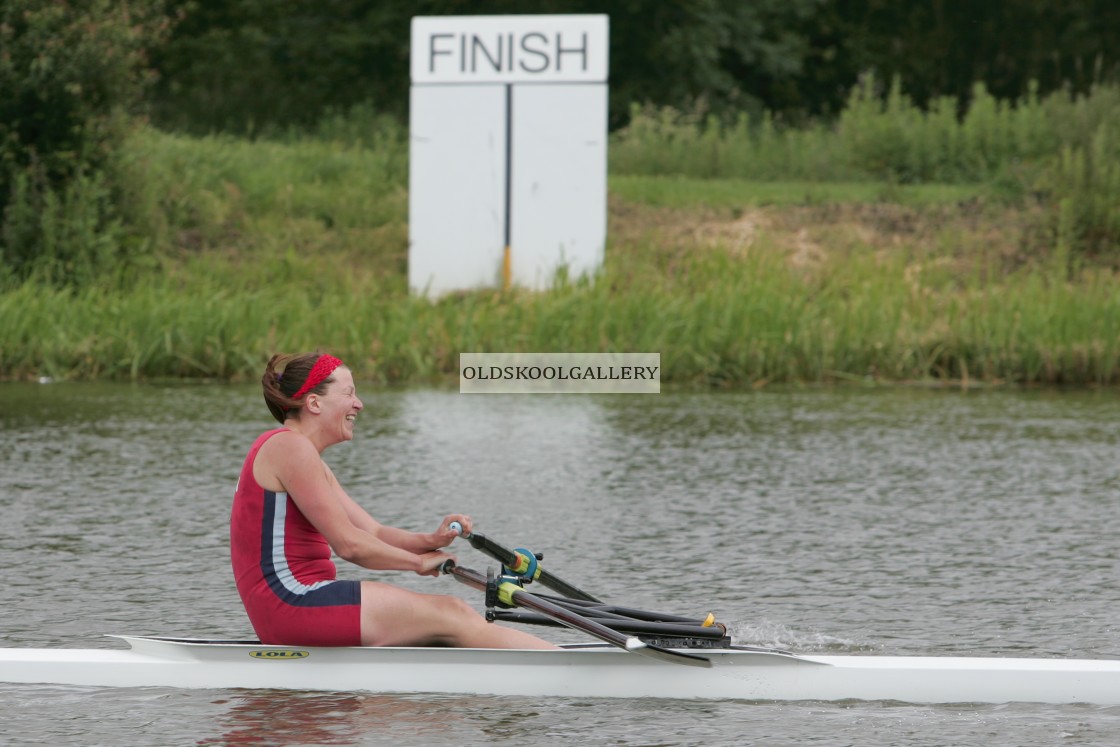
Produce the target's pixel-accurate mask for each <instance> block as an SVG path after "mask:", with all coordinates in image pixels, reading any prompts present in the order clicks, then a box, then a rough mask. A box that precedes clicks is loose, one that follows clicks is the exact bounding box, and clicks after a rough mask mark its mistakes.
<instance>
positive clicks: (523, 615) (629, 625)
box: [493, 610, 727, 641]
mask: <svg viewBox="0 0 1120 747" xmlns="http://www.w3.org/2000/svg"><path fill="white" fill-rule="evenodd" d="M493 616H494V619H495V620H500V621H503V622H517V623H524V624H526V625H553V626H554V625H555V623H553V622H552V618H550V617H547V616H545V615H537V614H534V613H531V612H514V611H510V610H495V611H494V612H493ZM594 619H595V620H596V621H598V622H600V623H602V624H603V625H605V626H607V627H608V628H611V629H612V630H617V631H618V632H620V633H628V634H630V635H649V636H654V635H656V636H671V637H674V638H694V639H704V640H710V641H719V640H722V639H723V638H724V637H725V636H726V635H727V634H726V633H725V632H724V631H723V630H722V629H721V628H715V627H707V628H704V627H701V626H699V625H681V624H680V623H661V622H647V621H645V620H618V619H613V618H601V617H599V618H594Z"/></svg>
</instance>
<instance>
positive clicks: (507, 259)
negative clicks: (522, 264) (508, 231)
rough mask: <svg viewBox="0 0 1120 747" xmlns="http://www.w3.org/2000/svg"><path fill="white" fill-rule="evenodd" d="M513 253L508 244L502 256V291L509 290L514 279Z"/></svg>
mask: <svg viewBox="0 0 1120 747" xmlns="http://www.w3.org/2000/svg"><path fill="white" fill-rule="evenodd" d="M511 255H512V252H511V251H510V247H509V244H506V249H505V252H504V253H503V254H502V290H504V291H507V290H509V286H510V283H511V282H512V279H513V277H512V276H513V266H512V256H511Z"/></svg>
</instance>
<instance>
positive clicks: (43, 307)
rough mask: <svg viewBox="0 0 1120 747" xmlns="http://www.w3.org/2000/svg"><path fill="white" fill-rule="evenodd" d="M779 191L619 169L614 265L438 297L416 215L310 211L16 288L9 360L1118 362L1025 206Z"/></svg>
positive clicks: (440, 367) (132, 374) (909, 366)
mask: <svg viewBox="0 0 1120 747" xmlns="http://www.w3.org/2000/svg"><path fill="white" fill-rule="evenodd" d="M694 186H695V187H696V191H703V190H704V189H710V188H711V187H712V185H711V184H707V183H704V184H696V185H694ZM735 187H736V185H734V184H730V183H724V184H722V185H721V186H720V189H721V191H722V192H724V193H730V192H733V191H734V190H735ZM775 189H777V190H778V191H779V192H782V191H787V189H788V190H792V191H794V192H796V191H797V189H796V188H793V187H784V186H782V185H766V186H764V187H761V188H760V187H759V186H758V185H752V184H749V183H748V184H741V185H738V193H739V194H740V198H739V199H738V200H733V199H730V198H728V199H727V200H726V204H720V205H718V206H714V207H710V206H704V205H689V206H687V207H666V206H660V205H649V204H646V203H643V202H639V201H636V200H633V199H626V198H624V197H622V196H621V195H623V194H627V193H628V192H630V191H632V190H637V191H644V192H653V193H661V192H665V191H675V190H680V191H681V192H682V193H684V194H692V193H693V192H694V190H692V189H689V183H688V182H687V181H681V180H672V183H671V184H666V183H663V182H662V181H661V180H658V179H656V178H646V179H638V180H630V179H626V180H622V181H621V182H620V183H619V184H617V185H616V187H615V188H614V189H613V190H612V191H613V193H614V196H613V197H612V201H611V217H610V220H611V237H612V238H611V243H610V246H609V250H608V259H607V264H606V267H605V268H604V271H603V274H602V276H601V277H600V278H598V280H597V281H596V282H594V283H589V282H586V281H577V282H574V283H567V284H562V285H561V287H559V288H558V289H556V290H555V291H553V292H550V293H540V294H534V293H527V292H514V293H510V294H501V293H496V292H476V293H465V294H460V295H456V296H453V297H449V298H445V299H443V300H441V301H438V302H428V301H423V300H418V299H415V298H410V297H409V296H408V294H407V292H406V288H405V276H404V262H405V258H406V254H405V252H406V232H405V227H404V224H403V216H398V218H397V219H395V220H392V219H391V220H389V221H388V222H386V223H385V224H384V225H382V226H379V227H375V228H371V227H355V228H353V229H351V230H352V231H353V232H354V234H355V235H350V234H349V232H348V231H346V230H344V229H338V228H335V229H334V230H333V231H325V230H324V229H322V228H318V229H315V228H311V227H309V226H308V224H309V223H311V222H313V220H312V219H311V218H309V217H307V216H306V215H293V216H291V217H290V218H288V219H284V220H279V221H278V222H277V223H276V224H275V225H274V226H273V229H272V230H271V231H270V233H269V234H267V237H268V238H267V239H266V238H258V239H256V240H249V239H247V238H245V239H239V240H238V242H237V243H238V244H241V245H243V246H244V247H245V248H242V249H239V250H238V251H236V252H234V251H232V246H226V247H217V248H211V249H184V250H183V251H182V253H181V254H180V255H179V256H177V257H175V258H173V259H169V260H167V261H166V262H165V268H164V271H163V272H162V273H160V274H158V275H157V276H156V277H154V278H153V279H152V280H151V281H149V282H144V283H140V284H136V285H135V286H133V287H130V288H117V289H112V288H91V289H86V290H80V291H64V290H54V291H50V290H45V289H43V288H41V287H37V286H33V285H26V286H24V287H22V288H19V289H17V290H14V291H11V292H8V293H5V294H3V295H2V296H0V320H2V321H0V339H2V340H3V344H2V350H0V353H2V356H3V371H4V373H5V376H6V377H7V378H29V377H36V376H40V375H47V376H53V377H56V378H68V379H87V378H146V377H166V376H169V377H216V378H222V379H235V380H236V379H245V378H253V377H255V376H256V375H257V374H258V372H259V370H260V369H261V365H262V361H263V360H264V359H265V357H266V356H267V355H268V354H269V353H270V352H271V351H276V350H298V349H306V348H314V347H319V346H321V347H323V348H326V349H329V350H332V351H334V352H336V353H338V354H340V355H341V356H342V357H343V358H345V359H347V360H348V361H351V362H352V364H353V365H354V366H355V367H356V368H357V369H358V371H359V372H360V374H361V375H362V377H363V378H366V379H374V380H378V381H383V382H417V381H433V380H441V379H444V378H446V377H451V376H453V375H454V373H455V371H456V370H457V355H458V353H459V352H462V351H514V350H526V351H608V350H621V351H655V352H660V353H661V354H662V363H663V368H664V372H663V376H664V380H665V381H668V382H679V383H699V384H718V385H731V386H748V385H749V386H759V385H762V384H765V383H767V382H797V381H801V382H828V381H849V380H859V381H873V380H879V381H913V380H939V381H960V380H968V381H973V382H975V381H986V382H1015V383H1040V384H1075V385H1087V384H1114V383H1116V382H1117V381H1118V380H1120V366H1118V362H1120V300H1118V294H1117V293H1116V277H1115V275H1114V273H1113V272H1112V271H1111V270H1110V269H1107V268H1093V267H1082V268H1077V269H1075V270H1074V271H1072V272H1071V270H1070V263H1069V262H1068V258H1063V257H1061V256H1057V257H1051V258H1050V259H1049V260H1046V261H1040V260H1038V259H1036V258H1032V257H1030V256H1026V255H1024V254H1023V247H1024V246H1025V245H1027V243H1028V242H1029V240H1030V236H1029V234H1030V232H1031V230H1032V223H1031V220H1030V216H1029V215H1028V214H1026V213H1025V212H1024V211H1023V210H1020V209H1017V208H1009V207H1005V206H998V205H989V204H987V203H985V202H984V201H983V200H978V199H973V200H963V201H961V200H954V201H948V202H944V201H932V202H931V201H929V200H928V198H927V197H926V196H924V194H923V190H921V189H918V188H916V189H915V190H914V192H913V193H911V192H910V190H909V189H907V188H897V187H895V188H892V190H893V192H894V193H895V194H897V195H899V200H900V202H893V203H892V202H881V201H880V202H848V203H838V202H823V203H821V204H809V205H805V204H788V203H787V204H778V205H774V204H771V205H766V204H762V203H764V202H766V201H767V198H766V196H767V195H771V194H772V191H773V190H775ZM872 189H875V188H874V187H872ZM926 191H928V190H926ZM760 197H761V198H762V199H760ZM402 200H403V198H402ZM906 202H910V203H911V204H904V203H906ZM402 209H403V208H402ZM261 220H262V223H269V221H267V220H265V219H263V218H262V219H261ZM273 220H275V218H273ZM338 234H342V235H338Z"/></svg>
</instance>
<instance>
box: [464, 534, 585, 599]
mask: <svg viewBox="0 0 1120 747" xmlns="http://www.w3.org/2000/svg"><path fill="white" fill-rule="evenodd" d="M463 539H465V540H467V541H468V542H470V543H471V547H473V548H474V549H476V550H478V551H479V552H484V553H486V554H487V555H489V556H490V557H492V558H494V559H495V560H497V561H498V562H499V563H501V564H502V565H504V566H506V567H509V568H512V567H515V566H516V565H517V564H518V560H517V558H518V556H517V553H516V552H514V551H513V550H511V549H509V548H508V547H506V546H504V545H502V544H500V543H498V542H495V541H494V540H492V539H490V538H489V537H487V536H486V535H484V534H481V533H479V532H472V533H471V534H469V535H465V536H464V537H463ZM534 580H536V581H539V582H540V583H541V584H542V585H544V586H547V587H548V588H550V589H552V590H553V591H555V592H557V593H558V594H563V595H564V596H566V597H571V598H572V599H583V600H585V601H588V602H598V601H599V600H598V599H596V598H595V597H593V596H592V595H591V594H588V593H587V592H586V591H584V590H583V589H580V588H579V587H577V586H574V585H572V584H569V583H568V582H567V581H565V580H563V579H562V578H559V577H558V576H556V575H555V574H553V573H550V572H548V571H547V570H545V569H544V568H539V572H538V574H537V576H536V578H535V579H534Z"/></svg>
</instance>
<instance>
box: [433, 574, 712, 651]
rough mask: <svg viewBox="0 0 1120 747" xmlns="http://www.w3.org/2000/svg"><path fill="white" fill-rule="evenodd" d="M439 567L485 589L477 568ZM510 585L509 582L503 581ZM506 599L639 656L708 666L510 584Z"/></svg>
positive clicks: (469, 584) (485, 579) (461, 579)
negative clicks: (647, 642)
mask: <svg viewBox="0 0 1120 747" xmlns="http://www.w3.org/2000/svg"><path fill="white" fill-rule="evenodd" d="M440 570H441V571H442V572H443V573H450V574H453V575H454V576H455V578H456V580H458V581H461V582H463V583H464V584H466V585H468V586H473V587H474V588H476V589H481V590H483V591H485V590H486V587H487V578H486V577H485V576H483V575H482V574H481V573H479V572H478V571H473V570H471V569H469V568H460V567H459V566H457V565H455V562H454V561H452V560H448V561H446V562H445V563H444V564H443V565H442V566H441V567H440ZM507 585H508V586H513V584H507ZM509 600H510V601H511V602H512V603H513V604H516V605H517V606H518V607H526V608H528V609H531V610H535V611H537V612H540V613H542V614H544V615H547V616H548V617H551V618H552V619H554V620H556V621H557V622H560V623H563V624H564V625H567V626H568V627H570V628H573V629H575V630H578V631H580V632H583V633H587V634H588V635H590V636H593V637H595V638H598V639H599V640H601V641H605V642H607V643H609V644H611V645H613V646H618V647H619V648H621V649H624V650H626V651H631V652H633V653H636V654H640V655H642V656H647V657H651V658H656V659H660V660H662V661H670V662H673V663H676V664H688V665H690V666H694V667H710V666H711V665H712V663H711V661H709V660H708V659H706V658H704V657H703V656H697V655H695V654H687V653H683V652H680V651H670V650H668V649H663V648H660V647H658V646H653V645H650V644H646V643H644V642H643V641H641V640H640V639H638V638H635V637H633V636H628V635H625V634H623V633H620V632H618V631H617V630H612V629H611V628H608V627H607V626H605V625H603V624H602V623H599V622H596V621H595V620H590V619H588V618H586V617H583V616H582V615H579V614H576V613H575V612H572V611H571V610H569V609H566V608H564V607H561V606H560V605H558V604H554V603H552V602H549V601H547V600H545V599H541V598H539V597H537V596H536V595H535V594H530V593H529V592H527V591H525V590H524V589H521V588H520V587H518V588H513V589H511V590H510V596H509Z"/></svg>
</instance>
